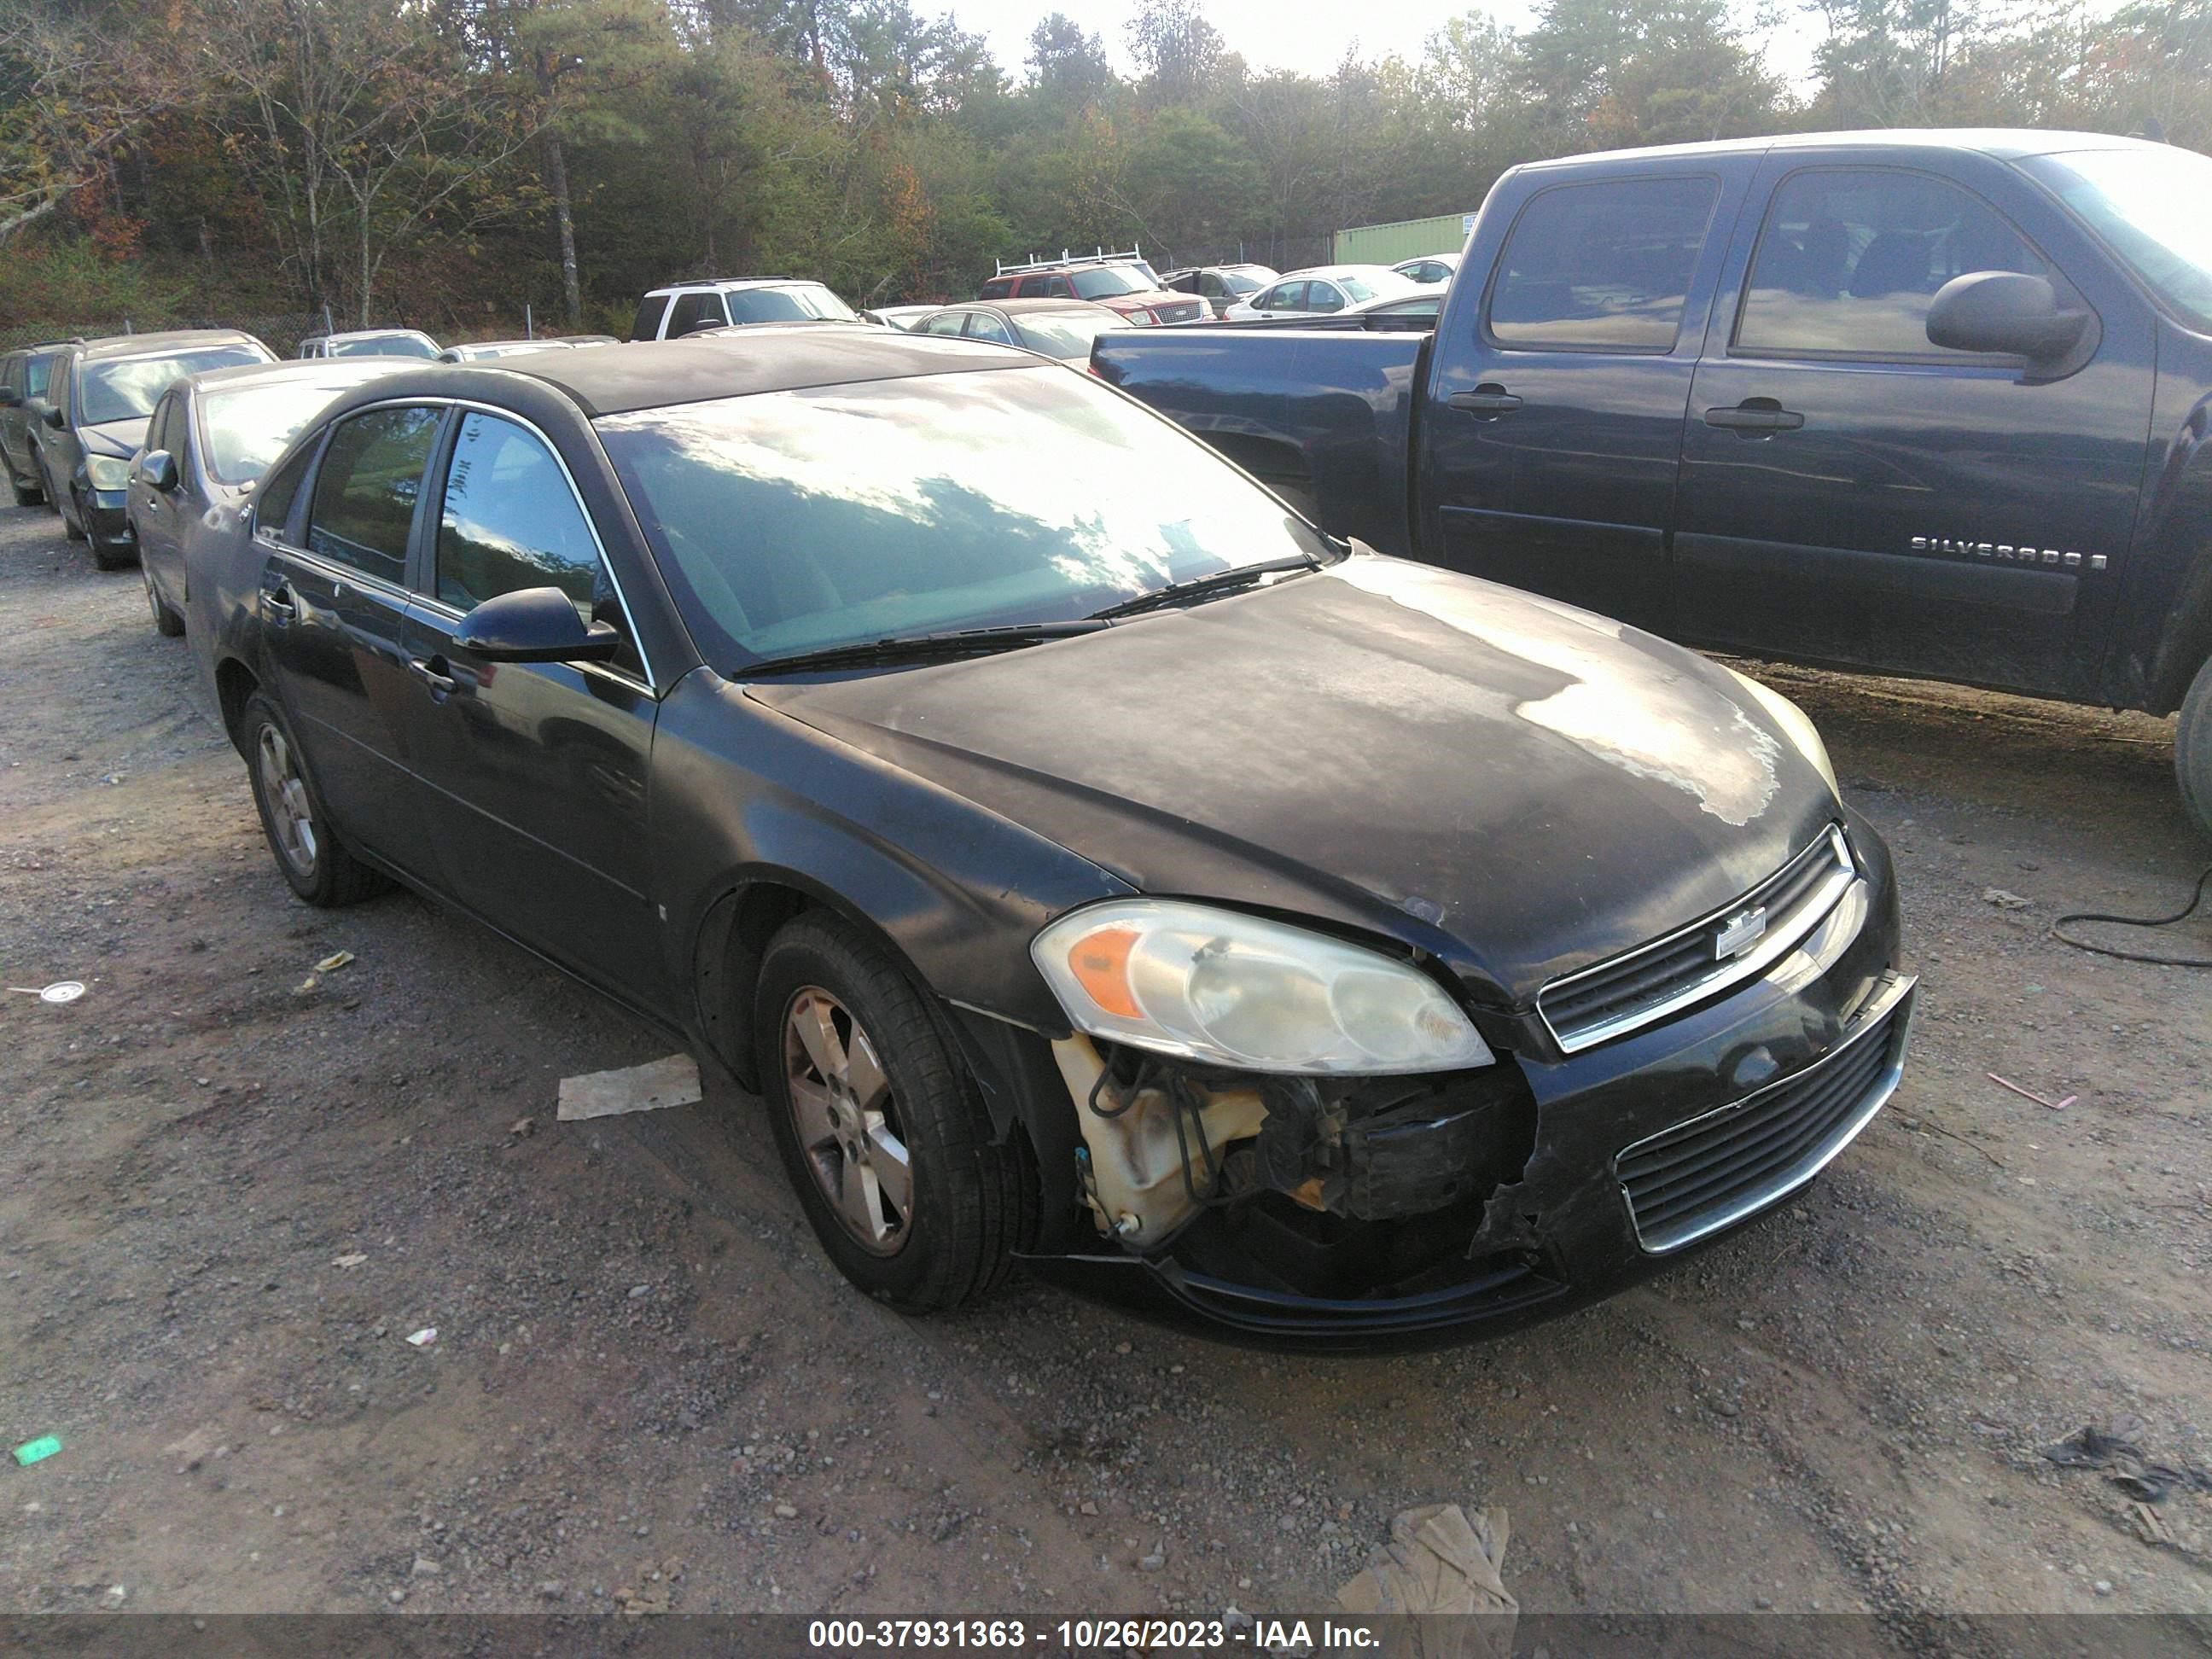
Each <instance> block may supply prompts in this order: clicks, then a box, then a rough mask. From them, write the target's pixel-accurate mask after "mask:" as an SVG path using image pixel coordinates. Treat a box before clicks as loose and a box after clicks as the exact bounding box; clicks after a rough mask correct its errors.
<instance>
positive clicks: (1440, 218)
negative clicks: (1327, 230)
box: [1336, 213, 1474, 265]
mask: <svg viewBox="0 0 2212 1659" xmlns="http://www.w3.org/2000/svg"><path fill="white" fill-rule="evenodd" d="M1473 229H1474V215H1473V214H1472V213H1440V214H1438V215H1437V216H1436V217H1435V218H1433V219H1401V220H1399V221H1398V222H1396V223H1395V224H1389V225H1354V226H1353V227H1352V228H1351V229H1350V230H1340V231H1338V232H1337V233H1336V263H1337V264H1340V265H1395V264H1397V263H1398V262H1399V261H1400V260H1401V259H1418V258H1421V257H1422V256H1423V255H1425V254H1430V253H1456V252H1459V251H1460V250H1461V249H1462V248H1463V247H1465V246H1467V238H1468V232H1470V231H1472V230H1473Z"/></svg>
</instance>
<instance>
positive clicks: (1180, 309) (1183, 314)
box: [1158, 300, 1206, 323]
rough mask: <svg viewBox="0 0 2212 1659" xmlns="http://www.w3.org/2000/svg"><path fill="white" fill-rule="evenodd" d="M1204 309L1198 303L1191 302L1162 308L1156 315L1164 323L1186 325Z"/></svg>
mask: <svg viewBox="0 0 2212 1659" xmlns="http://www.w3.org/2000/svg"><path fill="white" fill-rule="evenodd" d="M1205 309H1206V307H1205V306H1204V305H1203V304H1202V303H1201V302H1200V301H1196V300H1192V301H1188V303H1186V304H1183V305H1176V306H1162V307H1160V308H1159V313H1158V315H1159V319H1160V320H1161V321H1162V322H1164V323H1188V322H1190V321H1193V320H1194V319H1196V317H1197V316H1198V314H1199V313H1200V312H1201V311H1203V310H1205Z"/></svg>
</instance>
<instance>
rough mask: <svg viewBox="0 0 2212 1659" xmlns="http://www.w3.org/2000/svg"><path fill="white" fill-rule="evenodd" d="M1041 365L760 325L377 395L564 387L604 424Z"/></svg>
mask: <svg viewBox="0 0 2212 1659" xmlns="http://www.w3.org/2000/svg"><path fill="white" fill-rule="evenodd" d="M1036 362H1037V360H1036V355H1035V354H1034V353H1031V352H1027V351H1021V350H1018V349H1015V348H1013V347H1011V346H995V345H987V344H984V343H981V342H978V341H975V340H949V339H944V338H939V337H933V336H929V335H921V334H907V333H903V332H899V331H893V330H890V329H881V328H868V327H865V326H859V327H853V326H848V327H819V326H813V327H810V326H807V325H784V324H778V323H760V324H756V325H753V326H752V327H750V328H748V329H744V330H743V331H740V332H738V333H735V334H727V335H720V336H715V335H708V336H697V337H686V338H684V339H681V340H640V341H635V342H633V343H629V344H626V345H611V346H601V347H600V348H599V349H598V350H596V351H554V352H547V353H544V355H542V356H540V355H538V354H537V353H532V354H530V355H528V356H520V357H501V358H497V359H495V360H494V361H492V362H486V363H481V364H478V363H423V364H420V365H416V364H414V363H411V362H410V363H408V364H407V365H406V366H405V367H404V368H399V369H397V370H395V371H394V372H393V374H392V379H391V381H390V383H389V384H388V385H387V386H383V387H381V388H380V392H379V394H378V395H379V396H380V397H387V398H415V397H422V398H452V397H465V396H468V395H470V394H471V392H472V391H473V392H476V393H477V394H478V395H488V396H492V397H495V396H496V394H497V392H499V390H500V389H501V387H502V386H512V385H513V377H514V376H520V377H522V378H524V379H526V380H536V381H543V382H544V383H545V384H546V385H548V386H554V387H556V388H557V389H559V390H560V391H561V392H563V393H565V394H566V395H567V396H568V398H569V400H570V401H571V402H573V403H574V404H575V405H576V406H577V407H578V408H579V409H580V410H582V411H583V412H584V414H585V415H586V416H590V417H593V418H596V417H598V416H602V415H621V414H626V413H629V411H631V410H641V409H665V408H667V407H669V406H671V405H673V404H696V403H705V402H708V401H709V400H711V399H714V398H746V397H751V396H754V395H755V394H757V393H760V392H799V391H805V390H807V389H809V388H811V387H816V386H851V385H855V384H858V383H860V382H863V381H869V380H908V379H911V378H913V377H915V376H917V375H923V374H968V373H973V372H975V371H977V370H982V369H998V368H1036Z"/></svg>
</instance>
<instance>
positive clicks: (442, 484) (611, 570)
mask: <svg viewBox="0 0 2212 1659" xmlns="http://www.w3.org/2000/svg"><path fill="white" fill-rule="evenodd" d="M479 372H481V373H485V374H514V375H515V378H516V379H517V380H528V381H529V382H530V383H531V384H532V386H550V384H551V383H550V381H545V380H538V378H537V377H536V376H534V375H526V374H518V373H517V372H516V371H515V370H513V369H505V370H500V369H485V370H482V371H479ZM556 389H557V388H556ZM376 409H472V410H478V411H480V412H481V413H483V414H486V415H489V416H493V417H494V418H495V419H498V420H502V421H507V422H512V423H513V424H514V425H516V426H519V427H520V428H522V429H523V430H524V431H526V432H527V433H529V434H530V435H531V436H532V437H533V438H535V439H537V440H538V442H539V443H541V444H543V445H544V446H545V453H547V454H549V455H550V456H551V457H552V458H553V465H556V466H557V467H559V468H560V469H561V477H562V481H563V482H564V483H567V484H568V498H569V499H570V500H571V501H574V502H575V503H576V511H577V512H579V513H582V514H583V515H584V528H585V529H586V530H588V531H589V532H591V534H592V549H593V550H594V551H596V552H597V553H598V554H599V563H600V565H601V566H602V568H605V571H606V573H607V583H608V586H611V587H612V588H613V589H614V590H615V603H616V604H617V605H620V606H621V607H622V613H623V625H624V626H626V627H627V628H628V629H629V641H630V643H631V644H632V645H634V646H635V647H637V659H638V661H639V662H641V663H642V664H643V665H645V682H644V690H645V693H646V695H647V696H650V697H652V698H653V699H654V700H655V701H656V702H658V701H659V698H660V696H661V695H662V693H661V687H660V681H659V678H658V677H657V676H656V675H655V674H654V673H653V658H652V655H651V653H648V652H647V650H646V648H645V640H644V638H643V636H642V635H640V634H639V633H638V631H637V614H636V612H635V611H632V610H631V609H630V603H629V594H628V593H627V592H623V583H622V577H621V575H620V574H619V573H617V571H616V569H615V562H614V561H613V560H612V559H611V558H609V557H608V556H607V544H606V542H605V539H604V538H602V537H601V536H600V534H599V521H598V520H596V519H594V518H592V509H591V508H590V507H588V506H587V505H586V503H585V501H584V492H583V491H582V490H580V489H577V488H576V475H575V474H574V472H571V471H569V470H568V461H567V459H565V458H564V457H563V456H562V453H561V447H560V446H559V445H558V444H556V443H555V442H554V441H552V439H550V438H549V437H547V436H546V435H545V429H544V428H543V427H541V426H539V425H538V423H537V422H535V421H533V420H532V419H531V418H530V417H529V416H526V415H520V414H517V413H516V412H515V411H514V410H511V409H501V407H500V406H499V405H498V404H488V403H484V402H483V401H482V400H481V399H479V398H455V397H451V396H445V395H433V396H430V397H427V398H378V399H376V401H375V402H374V403H366V404H357V405H356V406H355V407H354V408H352V409H349V410H346V412H345V414H344V415H343V416H342V417H341V418H342V419H344V420H351V419H352V418H353V417H354V416H356V415H366V414H368V412H369V411H370V410H376ZM586 424H588V422H586ZM593 441H594V442H596V441H597V438H596V435H595V436H594V439H593ZM278 459H280V460H281V459H283V458H282V457H281V456H280V457H279V458H278ZM447 466H448V468H449V469H450V467H451V466H452V461H451V459H450V458H449V459H448V460H447ZM270 470H271V471H274V470H275V469H274V468H271V469H270ZM316 471H318V472H320V471H321V468H320V467H319V466H318V467H317V469H316ZM445 495H446V481H445V480H444V479H443V478H441V479H439V480H438V500H439V503H440V505H441V507H442V506H443V504H444V501H445ZM625 499H627V498H625ZM314 507H315V502H314V497H313V495H312V494H311V495H309V496H308V498H307V511H308V513H309V515H310V516H311V517H312V515H313V512H314ZM253 533H254V536H255V537H256V538H259V539H265V540H267V541H268V542H269V543H270V544H271V545H273V546H276V547H281V548H283V550H285V551H286V552H288V553H292V554H296V555H299V556H301V557H305V558H315V557H317V555H314V554H312V553H309V552H308V551H307V550H306V549H305V548H301V547H295V546H294V545H293V544H291V543H289V542H288V541H286V540H284V539H283V538H282V537H281V536H278V535H276V534H275V533H274V532H266V531H264V529H263V528H262V526H261V522H260V520H258V519H256V520H254V525H253ZM430 537H431V541H430V568H431V574H432V575H433V576H435V574H436V573H437V561H438V544H437V528H436V526H431V529H430ZM337 568H345V569H351V567H350V566H344V567H337ZM355 574H357V575H361V576H362V580H366V581H370V582H376V583H380V584H381V583H382V580H383V579H382V578H381V577H376V576H368V575H366V574H362V573H359V572H356V573H355ZM397 591H398V592H403V593H404V594H405V595H406V597H407V599H409V600H410V603H415V604H428V605H435V606H437V607H438V608H439V609H441V610H444V611H453V607H452V606H451V605H447V604H446V603H445V602H444V601H443V600H442V599H438V598H437V597H436V595H435V594H429V593H417V592H413V591H412V590H411V589H406V588H401V589H398V590H397ZM467 614H468V613H467V612H466V611H453V615H455V616H466V615H467ZM572 666H578V667H588V666H597V665H595V664H574V665H572ZM611 678H614V679H616V680H617V681H618V682H620V683H621V684H626V685H629V686H633V687H635V686H636V685H637V684H638V682H637V681H636V680H635V679H634V678H631V677H630V676H629V675H626V674H622V673H619V672H616V673H612V674H611Z"/></svg>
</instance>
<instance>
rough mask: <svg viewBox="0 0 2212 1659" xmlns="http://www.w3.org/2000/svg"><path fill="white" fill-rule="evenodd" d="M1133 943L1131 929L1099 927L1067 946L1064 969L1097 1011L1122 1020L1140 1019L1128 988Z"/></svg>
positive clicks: (1135, 1000)
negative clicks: (1095, 1004)
mask: <svg viewBox="0 0 2212 1659" xmlns="http://www.w3.org/2000/svg"><path fill="white" fill-rule="evenodd" d="M1136 943H1137V930H1136V929H1135V928H1133V927H1101V928H1100V929H1099V930H1098V931H1097V933H1085V935H1084V936H1083V937H1082V938H1081V939H1078V940H1076V941H1075V943H1074V944H1073V945H1071V946H1069V947H1068V952H1067V969H1068V971H1069V972H1070V973H1072V974H1073V975H1075V982H1076V983H1077V984H1079V985H1080V986H1081V987H1083V988H1084V990H1085V993H1086V994H1088V995H1089V996H1090V998H1091V1000H1092V1001H1093V1002H1095V1003H1097V1005H1098V1006H1100V1007H1101V1008H1103V1009H1104V1010H1105V1011H1106V1012H1108V1013H1109V1014H1115V1015H1119V1016H1120V1017H1121V1018H1123V1019H1141V1018H1144V1010H1143V1009H1141V1008H1139V1007H1138V1006H1137V997H1136V993H1134V992H1133V991H1132V990H1131V989H1130V988H1129V952H1130V951H1131V949H1132V948H1133V947H1134V946H1135V945H1136Z"/></svg>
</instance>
